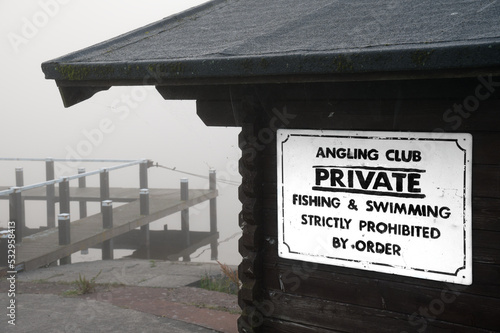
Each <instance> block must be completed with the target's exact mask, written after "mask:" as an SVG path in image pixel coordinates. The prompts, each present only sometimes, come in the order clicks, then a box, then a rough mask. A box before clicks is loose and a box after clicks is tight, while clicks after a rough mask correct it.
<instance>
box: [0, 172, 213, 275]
mask: <svg viewBox="0 0 500 333" xmlns="http://www.w3.org/2000/svg"><path fill="white" fill-rule="evenodd" d="M103 173H105V174H106V173H107V171H106V170H104V171H103ZM141 175H142V176H143V175H144V170H142V171H141ZM82 177H83V176H82ZM75 178H77V177H75ZM103 179H104V180H105V181H104V182H102V181H101V186H100V187H75V188H73V187H71V188H70V187H69V181H68V180H67V179H66V180H63V181H61V182H60V183H59V186H58V187H55V188H54V189H52V190H49V188H48V186H36V187H34V188H30V187H29V186H28V187H25V188H24V191H22V200H18V202H23V204H17V206H19V207H17V208H16V207H14V206H16V200H15V195H16V192H17V191H16V190H15V189H16V188H15V189H14V190H12V188H9V187H0V193H2V191H6V190H9V189H10V190H9V191H10V192H13V193H10V194H9V195H3V196H2V195H0V199H4V200H5V199H9V200H10V201H11V204H10V209H11V217H13V218H11V220H16V229H21V230H20V233H19V235H21V236H20V238H21V239H18V241H17V242H16V270H18V271H19V270H32V269H36V268H38V267H42V266H46V265H49V264H51V263H54V262H56V261H57V260H60V262H61V264H67V263H71V259H70V258H71V257H70V256H71V254H72V253H75V252H77V251H81V250H84V249H87V248H91V247H101V248H102V253H103V259H113V248H114V246H113V239H116V240H118V239H119V238H117V237H118V236H121V237H122V238H123V237H125V238H127V235H126V234H127V233H130V234H131V235H132V237H133V238H135V242H136V244H137V248H139V247H140V245H144V246H142V247H141V251H148V252H149V246H150V231H149V223H151V222H154V221H156V220H159V219H161V218H164V217H166V216H168V215H172V214H174V213H178V212H180V213H181V225H182V228H181V230H168V228H167V227H166V226H165V230H164V231H162V233H163V234H164V238H163V241H164V242H166V243H168V246H166V248H167V252H166V253H165V254H164V255H163V256H162V257H164V258H165V259H169V260H178V259H179V258H183V260H185V261H186V260H190V258H189V256H190V255H191V254H192V253H193V252H195V251H196V250H197V249H199V248H200V247H202V246H205V245H210V246H211V251H212V258H214V259H216V258H217V240H218V238H219V233H218V232H217V221H216V206H215V198H216V197H217V195H218V191H217V189H216V185H215V171H211V173H210V188H209V189H188V183H187V179H182V180H181V188H180V189H155V188H152V189H144V188H142V189H141V190H139V189H138V188H109V183H108V182H107V181H106V180H107V177H102V173H101V180H103ZM142 179H143V178H142ZM80 185H81V183H80ZM141 185H147V182H145V181H144V180H142V184H141ZM141 187H145V186H141ZM103 188H104V190H103ZM21 189H22V188H21ZM50 192H52V193H53V195H52V197H51V199H50V200H51V202H53V203H55V202H59V206H60V210H61V214H59V215H58V220H59V223H58V227H50V226H49V227H48V228H41V229H45V230H43V231H40V232H37V233H33V234H31V235H29V236H25V237H22V234H23V233H24V234H27V233H32V230H29V229H27V228H26V227H25V226H24V223H17V221H23V222H24V212H22V210H24V201H26V200H47V198H48V197H49V196H50ZM56 193H59V194H56ZM103 199H105V200H103ZM207 200H208V201H210V228H209V229H210V230H209V231H206V232H200V231H197V232H192V231H190V230H189V207H192V206H194V205H197V204H199V203H201V202H204V201H207ZM70 201H77V202H80V218H79V219H78V220H75V221H72V222H70V221H69V202H70ZM87 202H102V206H101V208H102V209H101V212H100V213H98V214H94V215H92V216H86V208H85V207H86V203H87ZM113 202H119V203H123V204H122V205H120V206H117V207H112V203H113ZM21 206H22V207H21ZM20 211H21V213H19V212H20ZM16 212H17V213H16ZM82 212H83V214H82ZM82 215H83V216H82ZM49 218H50V217H49ZM65 220H67V221H65ZM48 225H49V222H48ZM137 228H140V230H137ZM17 231H19V230H17ZM30 231H31V232H30ZM128 238H130V237H128ZM155 238H157V236H155ZM163 248H165V247H163ZM2 252H3V251H2Z"/></svg>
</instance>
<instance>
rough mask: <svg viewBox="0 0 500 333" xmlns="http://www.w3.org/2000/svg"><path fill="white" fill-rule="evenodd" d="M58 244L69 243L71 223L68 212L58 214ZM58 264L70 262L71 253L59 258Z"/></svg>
mask: <svg viewBox="0 0 500 333" xmlns="http://www.w3.org/2000/svg"><path fill="white" fill-rule="evenodd" d="M57 221H58V229H59V245H68V244H71V231H70V229H71V223H70V215H69V214H59V215H58V219H57ZM59 263H60V265H68V264H71V254H70V255H69V256H67V257H64V258H61V259H60V260H59Z"/></svg>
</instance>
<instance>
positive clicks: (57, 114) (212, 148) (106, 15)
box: [0, 0, 241, 264]
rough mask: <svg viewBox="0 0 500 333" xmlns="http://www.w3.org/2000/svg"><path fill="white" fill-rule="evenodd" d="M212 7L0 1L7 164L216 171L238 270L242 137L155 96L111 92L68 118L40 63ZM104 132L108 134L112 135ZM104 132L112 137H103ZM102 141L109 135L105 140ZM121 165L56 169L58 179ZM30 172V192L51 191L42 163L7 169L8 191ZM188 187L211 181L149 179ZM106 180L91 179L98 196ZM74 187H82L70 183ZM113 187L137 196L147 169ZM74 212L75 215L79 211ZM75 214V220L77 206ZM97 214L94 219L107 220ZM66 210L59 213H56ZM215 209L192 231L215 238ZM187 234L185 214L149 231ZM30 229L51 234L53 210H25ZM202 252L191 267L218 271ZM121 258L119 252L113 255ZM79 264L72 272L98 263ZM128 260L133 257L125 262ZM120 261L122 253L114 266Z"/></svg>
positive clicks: (158, 174)
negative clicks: (142, 164)
mask: <svg viewBox="0 0 500 333" xmlns="http://www.w3.org/2000/svg"><path fill="white" fill-rule="evenodd" d="M204 2H206V1H200V0H184V1H182V2H181V1H164V0H143V1H140V2H139V1H136V0H107V1H102V0H101V1H97V0H86V1H78V0H39V1H34V0H30V1H5V0H3V1H0V22H2V25H1V36H2V38H0V49H1V50H2V52H1V60H2V64H1V68H2V70H1V73H2V74H3V75H2V80H1V81H0V92H1V99H2V104H1V105H2V109H1V113H2V117H1V120H0V133H1V134H2V140H1V141H0V157H4V158H5V157H11V158H28V157H29V158H47V157H52V158H85V159H130V160H134V159H141V158H147V159H150V160H152V161H154V162H155V163H156V162H158V163H159V164H161V165H165V166H167V167H170V168H175V169H176V171H186V172H190V173H194V174H198V175H202V176H208V171H209V169H210V168H213V169H216V171H217V177H218V179H219V180H226V181H229V182H231V184H228V183H226V182H219V183H218V189H219V197H218V199H217V200H218V201H217V204H218V229H219V233H220V236H219V242H221V241H224V240H227V241H225V242H222V243H221V244H220V246H219V260H220V261H221V262H223V263H227V264H238V263H239V262H240V255H239V253H238V248H237V240H238V238H239V233H240V228H239V226H238V213H239V211H240V208H241V205H240V203H239V201H238V194H237V193H238V188H237V186H236V184H238V183H239V182H240V181H241V177H240V175H239V173H238V159H239V156H240V150H239V148H238V143H237V137H238V133H239V132H240V129H239V128H223V127H207V126H205V125H204V124H203V122H202V121H201V120H200V118H199V117H198V116H197V115H196V107H195V102H194V101H165V100H164V99H163V98H162V97H161V96H160V94H159V93H158V92H157V91H156V89H155V88H154V87H153V86H142V87H113V88H111V89H110V90H108V91H105V92H101V93H98V94H96V95H95V96H94V97H93V98H91V99H90V100H87V101H84V102H82V103H80V104H77V105H76V106H73V107H71V108H68V109H65V108H64V107H63V104H62V101H61V98H60V95H59V91H58V89H57V87H56V85H55V82H54V81H53V80H45V78H44V75H43V73H42V70H41V63H42V62H44V61H48V60H51V59H54V58H57V57H60V56H62V55H65V54H67V53H70V52H74V51H78V50H80V49H82V48H85V47H88V46H91V45H93V44H96V43H99V42H101V41H104V40H107V39H109V38H112V37H115V36H118V35H120V34H123V33H127V32H129V31H131V30H133V29H135V28H139V27H141V26H144V25H146V24H149V23H152V22H154V21H157V20H160V19H163V18H164V17H167V16H170V15H172V14H175V13H178V12H180V11H183V10H185V9H188V8H190V7H193V6H196V5H199V4H202V3H204ZM104 124H105V126H104ZM103 128H105V129H106V131H103V130H102V129H103ZM99 133H101V134H102V135H100V134H99ZM117 164H120V163H64V162H62V163H61V162H57V163H56V178H58V177H61V176H65V175H70V174H76V173H77V169H78V167H85V168H86V170H87V171H92V170H96V169H100V168H103V167H108V166H113V165H117ZM16 167H23V168H24V183H25V185H28V184H32V183H39V182H43V181H45V163H44V162H21V161H16V162H7V161H0V185H1V186H13V185H15V168H16ZM181 178H189V187H190V188H193V189H194V188H208V180H206V179H204V178H200V177H193V176H187V175H185V174H182V173H179V172H175V171H169V170H166V169H161V168H154V167H153V168H150V169H149V187H150V188H178V187H179V182H180V179H181ZM98 184H99V177H98V176H92V177H89V178H88V179H87V186H98ZM70 185H71V186H77V182H76V181H72V182H71V184H70ZM110 186H111V187H137V188H138V186H139V167H138V166H134V167H131V168H127V169H123V170H119V171H112V172H111V173H110ZM75 205H76V206H75ZM75 205H73V206H72V207H71V213H72V220H75V219H77V216H78V209H77V207H78V206H77V205H78V203H75ZM92 205H93V204H89V214H92V213H96V212H98V211H99V206H98V204H95V205H93V206H92ZM57 209H58V207H57V206H56V212H57ZM8 219H9V209H8V201H7V200H1V201H0V227H2V228H5V227H6V226H7V221H8ZM208 219H209V210H208V203H205V204H202V205H200V206H195V207H194V208H192V209H191V215H190V228H191V230H193V231H196V230H203V231H208V228H209V221H208ZM163 224H168V226H169V229H180V214H175V215H172V216H170V217H168V218H166V219H162V220H161V221H158V222H155V223H153V224H151V229H152V230H163ZM26 225H27V226H28V227H30V228H34V227H38V226H44V225H46V210H45V202H33V201H29V202H27V204H26ZM207 248H208V247H204V248H202V249H200V250H199V251H197V252H196V253H194V254H193V255H192V259H193V261H210V251H209V250H207V251H203V250H205V249H207ZM115 251H116V250H115ZM92 254H93V253H91V254H90V255H89V256H82V255H80V254H74V255H73V262H77V261H83V260H95V259H100V250H94V254H95V255H92ZM124 254H127V253H124ZM117 256H120V254H118V255H117V253H116V252H115V258H116V257H117Z"/></svg>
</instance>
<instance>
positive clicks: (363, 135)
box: [276, 129, 472, 285]
mask: <svg viewBox="0 0 500 333" xmlns="http://www.w3.org/2000/svg"><path fill="white" fill-rule="evenodd" d="M284 132H285V134H286V135H287V137H286V138H285V139H279V134H280V133H284ZM293 132H296V133H293ZM314 132H318V133H317V134H315V133H314ZM328 133H332V134H328ZM333 133H336V134H333ZM337 133H338V134H337ZM412 134H413V135H415V136H412ZM424 135H427V136H430V137H422V136H424ZM438 135H440V136H446V137H447V138H440V137H437V136H438ZM433 136H434V137H433ZM450 136H456V137H455V138H450ZM465 136H468V137H469V140H470V155H471V156H470V157H469V158H470V159H471V158H472V135H471V134H468V133H444V134H441V133H425V132H382V131H340V130H339V131H336V130H326V131H323V130H300V129H279V130H278V131H277V140H276V141H277V144H278V145H279V147H278V151H277V157H278V167H279V169H278V170H277V171H278V172H279V175H278V179H277V182H278V209H279V216H280V221H279V222H280V223H281V230H282V235H280V234H279V232H278V237H279V236H282V237H283V239H282V244H283V245H286V247H287V248H288V253H291V254H296V255H302V256H304V255H307V256H311V257H321V258H327V259H333V260H337V261H344V262H354V263H359V264H362V263H364V262H365V261H363V260H357V259H347V258H337V257H332V256H318V255H312V254H304V253H301V252H294V251H292V249H291V247H290V245H289V244H288V243H286V240H285V215H284V214H285V213H284V210H285V208H284V205H285V198H284V193H285V191H284V189H285V179H284V178H285V176H284V163H283V156H284V154H283V146H284V144H285V143H286V142H287V141H288V140H289V138H290V137H325V138H339V139H364V140H366V139H376V140H414V141H440V142H455V144H456V145H457V147H458V149H460V150H461V151H462V152H463V163H464V165H463V168H464V171H463V172H464V177H463V182H464V184H463V221H462V227H463V242H464V244H463V258H464V259H463V265H462V266H461V267H458V268H457V269H456V271H455V272H454V273H452V272H442V271H436V270H427V269H425V268H418V267H400V266H395V265H390V264H385V263H378V262H366V263H367V264H368V265H373V266H380V267H390V268H399V269H400V270H401V272H399V271H398V272H397V273H395V272H393V273H391V272H385V271H376V270H372V269H369V268H363V267H352V266H349V265H346V266H342V265H338V264H336V263H324V262H323V261H320V263H323V264H327V265H333V266H342V267H348V268H354V269H364V270H369V271H375V272H382V273H389V274H396V275H404V276H413V275H410V274H409V273H408V274H404V273H406V272H407V271H417V272H423V273H426V274H427V273H434V274H440V275H448V276H453V277H457V278H458V275H459V273H460V271H465V272H464V276H462V278H463V279H460V280H463V281H464V282H463V283H462V282H456V281H448V280H445V282H454V283H459V284H468V285H470V284H471V283H472V239H471V238H472V228H471V224H472V213H471V211H472V209H471V208H469V207H471V203H472V198H471V195H472V193H467V189H470V188H471V186H470V185H471V184H467V183H468V182H471V179H470V178H471V177H470V178H469V177H467V174H468V173H470V174H471V172H472V162H471V160H469V161H468V160H467V158H468V156H467V148H464V147H462V146H461V145H460V143H459V139H460V138H464V137H465ZM280 194H281V197H280ZM279 203H281V206H279ZM468 221H470V223H468ZM278 231H279V230H278ZM469 243H470V246H468V245H469ZM468 249H469V251H468ZM468 252H469V253H468ZM278 255H279V257H283V256H282V252H281V251H280V250H279V249H278ZM284 258H288V257H284ZM288 259H290V258H288ZM295 260H297V259H295ZM298 260H303V259H298ZM303 261H304V260H303ZM468 262H470V263H469V267H468ZM465 273H468V275H469V276H468V277H467V274H465ZM418 277H419V278H423V277H421V276H418ZM429 279H432V280H436V279H433V278H429ZM438 280H439V281H444V280H442V279H438Z"/></svg>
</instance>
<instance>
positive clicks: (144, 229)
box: [139, 188, 151, 259]
mask: <svg viewBox="0 0 500 333" xmlns="http://www.w3.org/2000/svg"><path fill="white" fill-rule="evenodd" d="M139 200H140V210H141V211H140V214H141V215H143V216H146V215H149V190H148V189H147V188H143V189H141V190H140V197H139ZM141 234H142V242H143V243H142V245H144V246H146V254H147V259H149V257H150V252H149V251H150V249H149V246H150V244H151V241H150V235H149V224H145V225H143V226H141Z"/></svg>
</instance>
